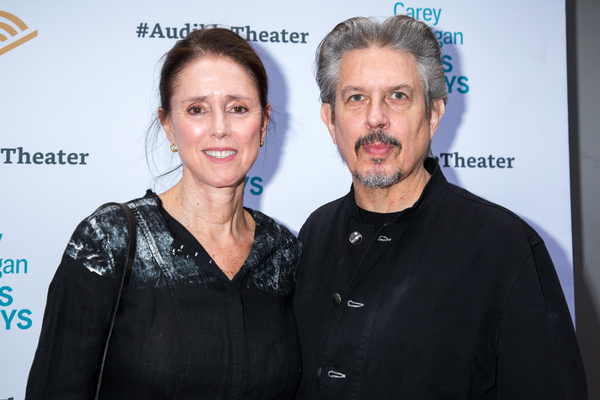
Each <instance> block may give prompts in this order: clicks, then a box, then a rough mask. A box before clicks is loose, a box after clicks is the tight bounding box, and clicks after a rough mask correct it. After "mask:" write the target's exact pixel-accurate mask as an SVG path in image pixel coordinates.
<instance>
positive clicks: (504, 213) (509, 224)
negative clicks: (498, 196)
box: [447, 183, 542, 244]
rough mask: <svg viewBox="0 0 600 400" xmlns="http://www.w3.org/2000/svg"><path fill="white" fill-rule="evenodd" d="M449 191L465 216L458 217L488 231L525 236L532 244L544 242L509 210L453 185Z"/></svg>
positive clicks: (448, 187) (454, 202) (449, 185)
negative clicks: (482, 226) (481, 226)
mask: <svg viewBox="0 0 600 400" xmlns="http://www.w3.org/2000/svg"><path fill="white" fill-rule="evenodd" d="M447 190H448V194H449V196H450V198H451V199H452V203H453V204H455V206H456V208H457V209H458V210H460V211H462V214H463V215H462V216H458V215H457V217H463V218H465V219H467V220H469V221H471V222H472V223H474V224H481V225H484V226H486V227H487V230H488V231H495V232H497V233H498V234H501V233H504V234H507V235H516V236H521V235H523V236H524V237H525V238H526V239H527V241H528V242H529V243H530V244H534V243H535V242H542V239H541V238H540V236H539V235H538V234H537V232H536V231H535V230H534V229H533V228H532V227H531V226H530V225H529V224H528V223H527V222H526V221H525V220H523V219H522V218H521V217H519V216H518V215H517V214H515V213H514V212H512V211H511V210H509V209H508V208H506V207H504V206H501V205H499V204H497V203H494V202H492V201H489V200H486V199H484V198H482V197H480V196H477V195H475V194H473V193H471V192H470V191H468V190H466V189H464V188H462V187H459V186H456V185H453V184H451V183H448V185H447ZM515 239H516V237H515Z"/></svg>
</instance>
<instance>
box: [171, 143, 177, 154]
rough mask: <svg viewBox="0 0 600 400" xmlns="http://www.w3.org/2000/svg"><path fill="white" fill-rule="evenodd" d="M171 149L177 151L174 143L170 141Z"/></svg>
mask: <svg viewBox="0 0 600 400" xmlns="http://www.w3.org/2000/svg"><path fill="white" fill-rule="evenodd" d="M171 151H172V152H173V153H177V147H175V143H171Z"/></svg>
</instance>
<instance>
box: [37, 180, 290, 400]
mask: <svg viewBox="0 0 600 400" xmlns="http://www.w3.org/2000/svg"><path fill="white" fill-rule="evenodd" d="M128 205H129V207H130V208H131V209H132V211H133V213H134V215H135V217H136V222H137V251H136V257H135V261H134V264H133V272H132V276H131V280H130V283H129V287H128V289H127V294H126V296H125V299H124V302H123V304H122V307H123V308H122V313H121V315H120V316H119V319H118V320H117V323H116V326H115V330H114V333H113V338H112V340H111V344H110V348H109V353H108V357H107V364H106V370H105V375H104V381H103V389H102V396H101V397H102V398H103V399H111V400H118V399H129V400H132V399H291V398H293V397H294V394H295V392H296V388H297V385H298V382H299V377H300V356H299V348H298V340H297V333H296V326H295V322H294V315H293V312H292V296H293V293H294V288H295V281H296V268H297V266H298V263H299V261H300V256H301V244H300V243H299V242H298V240H297V239H296V238H295V237H294V236H293V235H292V234H291V233H290V232H289V231H288V230H287V229H286V228H285V227H283V226H281V225H279V224H277V223H276V222H274V221H273V220H272V219H271V218H269V217H267V216H265V215H264V214H262V213H260V212H258V211H254V210H249V209H248V211H249V212H250V213H251V214H252V216H253V217H254V220H255V223H256V229H255V237H254V244H253V247H252V250H251V252H250V255H249V256H248V258H247V260H246V262H245V263H244V265H243V266H242V268H241V270H240V271H239V272H238V273H237V275H236V276H235V277H234V278H233V279H232V280H230V279H229V278H228V277H227V276H226V275H225V274H224V273H223V272H222V271H221V270H220V269H219V267H218V266H217V265H216V264H215V262H214V261H213V260H212V259H211V258H210V256H209V255H208V253H207V252H206V251H205V250H204V249H203V248H202V246H201V245H200V243H198V241H197V240H196V239H195V238H194V237H193V236H192V235H191V234H190V233H189V232H188V231H187V230H186V229H185V228H184V227H183V226H182V225H181V224H180V223H179V222H177V221H176V220H175V219H173V218H172V217H171V216H169V215H168V214H167V213H166V211H165V210H164V209H163V208H162V205H161V203H160V199H159V198H158V196H156V194H154V193H153V192H151V191H148V193H147V194H146V196H145V197H144V198H141V199H137V200H133V201H131V202H129V203H128ZM126 242H127V224H126V220H125V216H124V215H123V213H122V211H121V210H120V209H119V208H118V207H116V206H108V207H105V208H101V209H99V210H97V211H96V212H95V213H94V214H92V215H91V216H90V217H88V218H86V219H85V220H84V221H83V222H82V223H81V224H80V225H79V226H78V227H77V229H76V231H75V233H74V234H73V236H72V238H71V240H70V242H69V244H68V245H67V249H66V251H65V254H64V256H63V259H62V262H61V264H60V266H59V268H58V270H57V272H56V275H55V277H54V279H53V281H52V283H51V285H50V289H49V293H48V302H47V305H46V311H45V314H44V322H43V327H42V332H41V335H40V341H39V345H38V349H37V352H36V355H35V360H34V362H33V366H32V368H31V372H30V375H29V381H28V384H27V395H26V396H27V398H28V399H59V398H60V399H84V398H88V399H89V398H92V393H93V391H94V387H95V382H96V375H97V367H98V364H99V361H100V357H101V354H102V349H103V346H104V343H105V340H106V334H107V330H108V324H109V320H110V316H111V313H112V310H113V309H114V303H115V300H116V297H117V291H118V285H119V282H120V280H119V278H120V276H121V273H122V268H123V263H124V261H123V260H124V257H125V250H126Z"/></svg>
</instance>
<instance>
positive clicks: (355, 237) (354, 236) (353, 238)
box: [348, 231, 362, 246]
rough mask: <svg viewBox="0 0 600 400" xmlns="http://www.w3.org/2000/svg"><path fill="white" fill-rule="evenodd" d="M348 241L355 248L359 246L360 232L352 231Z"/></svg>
mask: <svg viewBox="0 0 600 400" xmlns="http://www.w3.org/2000/svg"><path fill="white" fill-rule="evenodd" d="M348 240H350V243H352V244H353V245H355V246H356V245H358V244H360V242H362V235H361V234H360V232H358V231H354V232H352V233H351V234H350V237H349V238H348Z"/></svg>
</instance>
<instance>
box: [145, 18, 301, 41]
mask: <svg viewBox="0 0 600 400" xmlns="http://www.w3.org/2000/svg"><path fill="white" fill-rule="evenodd" d="M150 26H152V28H150ZM217 26H219V25H216V24H190V23H186V24H184V25H183V26H180V27H171V26H164V25H161V24H160V23H155V24H154V25H152V24H148V23H147V22H140V24H139V25H138V26H137V27H136V31H135V33H136V35H137V37H138V38H147V39H184V38H185V37H187V35H189V33H190V32H191V31H195V30H197V29H204V28H211V27H217ZM228 28H229V29H231V30H232V31H234V32H235V33H237V34H238V35H240V36H241V37H243V38H244V39H246V40H247V41H249V42H263V43H283V44H305V43H308V41H307V40H308V39H307V38H308V35H309V33H308V32H289V31H287V30H285V29H281V30H275V31H274V30H261V29H258V28H255V27H252V26H250V25H244V26H229V27H228Z"/></svg>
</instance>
